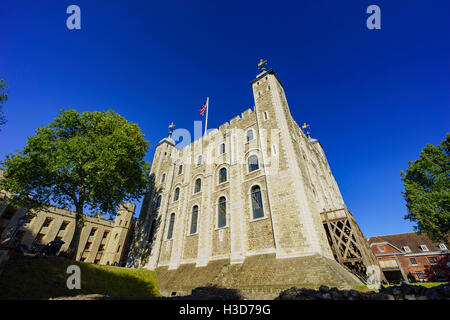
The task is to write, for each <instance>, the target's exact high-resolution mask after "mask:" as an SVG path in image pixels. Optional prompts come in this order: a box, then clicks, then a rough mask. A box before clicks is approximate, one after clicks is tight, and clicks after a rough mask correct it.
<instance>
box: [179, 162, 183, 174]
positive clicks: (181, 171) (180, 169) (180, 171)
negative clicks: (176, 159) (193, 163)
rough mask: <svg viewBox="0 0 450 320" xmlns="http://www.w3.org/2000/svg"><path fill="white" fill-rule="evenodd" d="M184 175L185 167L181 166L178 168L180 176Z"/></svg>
mask: <svg viewBox="0 0 450 320" xmlns="http://www.w3.org/2000/svg"><path fill="white" fill-rule="evenodd" d="M182 173H183V165H182V164H180V166H179V167H178V174H179V175H180V174H182Z"/></svg>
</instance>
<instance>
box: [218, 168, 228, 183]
mask: <svg viewBox="0 0 450 320" xmlns="http://www.w3.org/2000/svg"><path fill="white" fill-rule="evenodd" d="M225 181H227V169H226V168H222V169H220V170H219V183H222V182H225Z"/></svg>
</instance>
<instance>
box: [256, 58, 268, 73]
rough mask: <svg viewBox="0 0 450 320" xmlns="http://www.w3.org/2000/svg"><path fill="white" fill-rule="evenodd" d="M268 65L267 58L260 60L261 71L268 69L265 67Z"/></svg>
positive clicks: (259, 67)
mask: <svg viewBox="0 0 450 320" xmlns="http://www.w3.org/2000/svg"><path fill="white" fill-rule="evenodd" d="M266 65H267V60H263V59H261V60H259V63H258V69H259V70H261V71H265V70H266V68H265V67H266Z"/></svg>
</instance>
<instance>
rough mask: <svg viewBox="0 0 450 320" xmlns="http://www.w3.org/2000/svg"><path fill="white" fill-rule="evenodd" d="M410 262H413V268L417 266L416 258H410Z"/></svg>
mask: <svg viewBox="0 0 450 320" xmlns="http://www.w3.org/2000/svg"><path fill="white" fill-rule="evenodd" d="M409 261H410V262H411V264H412V265H413V266H417V261H416V259H414V258H409Z"/></svg>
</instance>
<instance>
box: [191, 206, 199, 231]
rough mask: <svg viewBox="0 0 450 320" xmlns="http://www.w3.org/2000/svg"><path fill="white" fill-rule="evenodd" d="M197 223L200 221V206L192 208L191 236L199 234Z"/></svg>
mask: <svg viewBox="0 0 450 320" xmlns="http://www.w3.org/2000/svg"><path fill="white" fill-rule="evenodd" d="M197 221H198V206H194V207H193V208H192V216H191V234H193V233H196V232H197Z"/></svg>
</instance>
